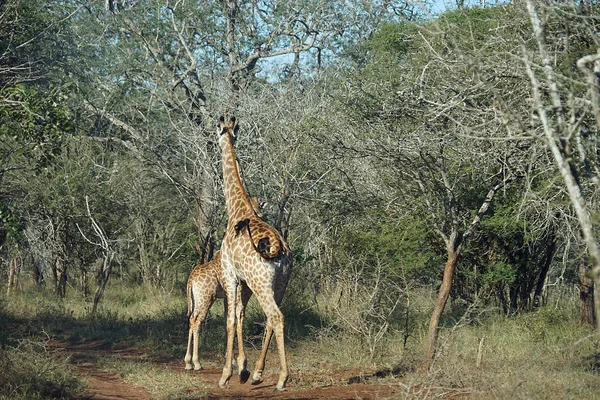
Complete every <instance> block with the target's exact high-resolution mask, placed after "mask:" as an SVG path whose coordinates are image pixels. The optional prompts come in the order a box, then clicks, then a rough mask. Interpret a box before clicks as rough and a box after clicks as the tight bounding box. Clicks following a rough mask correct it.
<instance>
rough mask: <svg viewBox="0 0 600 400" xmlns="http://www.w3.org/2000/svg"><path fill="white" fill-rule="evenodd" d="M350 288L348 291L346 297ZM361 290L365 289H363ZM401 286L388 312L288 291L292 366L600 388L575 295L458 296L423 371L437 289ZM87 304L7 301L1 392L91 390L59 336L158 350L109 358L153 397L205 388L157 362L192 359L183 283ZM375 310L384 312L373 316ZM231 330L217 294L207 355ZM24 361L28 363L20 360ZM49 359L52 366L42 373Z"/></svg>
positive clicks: (472, 389) (475, 394) (439, 387)
mask: <svg viewBox="0 0 600 400" xmlns="http://www.w3.org/2000/svg"><path fill="white" fill-rule="evenodd" d="M341 293H344V296H348V297H347V298H343V299H342V300H341V301H340V294H341ZM353 293H358V295H360V296H361V297H360V298H356V299H354V298H353V297H352V296H354V295H355V294H353ZM399 293H400V295H402V296H405V297H403V298H402V299H401V300H402V301H401V302H400V303H397V304H396V303H394V304H395V306H396V309H395V310H394V313H391V312H390V313H387V312H386V311H385V309H384V308H382V307H383V306H381V305H378V307H379V308H373V301H372V298H371V297H368V296H366V295H367V294H368V292H364V291H362V292H356V291H355V292H351V291H343V290H339V291H335V290H334V291H331V293H328V294H323V295H321V296H319V297H317V298H314V299H313V298H301V297H288V298H286V299H285V301H284V304H283V307H282V309H283V311H284V315H285V318H286V319H285V323H286V350H287V352H288V357H289V360H288V362H289V366H290V370H291V373H292V376H294V375H297V376H318V377H326V376H333V375H335V374H336V373H338V372H339V371H342V370H351V371H353V373H354V374H355V375H356V377H357V378H356V379H358V380H360V381H362V380H364V381H370V380H378V381H381V380H383V381H385V382H389V383H390V384H393V385H398V387H400V388H401V389H403V392H404V393H403V396H404V397H406V398H427V397H432V396H434V395H436V396H438V395H441V394H446V395H456V396H466V397H467V398H475V399H478V398H481V399H488V398H494V399H497V398H500V399H542V398H544V399H552V398H566V399H579V398H587V399H595V398H600V392H599V391H598V390H597V380H598V374H599V371H600V338H599V336H598V335H597V334H596V333H595V331H594V330H593V329H592V327H589V326H585V325H582V324H580V322H579V319H578V311H577V302H576V300H574V299H558V300H557V301H554V302H552V305H548V306H545V307H542V308H540V309H538V310H537V311H532V312H524V313H521V314H519V315H516V316H504V315H502V314H501V313H500V312H499V311H498V310H497V309H494V308H493V307H487V306H482V305H476V306H469V307H463V306H462V305H459V306H454V307H453V306H452V305H451V304H449V306H448V308H447V310H446V312H445V315H444V320H443V323H442V324H441V325H440V334H439V351H438V354H437V356H436V359H435V362H434V364H433V367H432V368H431V369H430V370H429V371H426V372H424V371H423V370H422V369H421V368H420V365H421V361H422V354H423V347H424V339H425V335H426V332H427V323H428V318H429V313H430V312H431V307H432V304H433V301H434V298H435V297H434V294H433V293H432V292H430V291H424V290H416V289H414V290H412V291H410V292H399ZM353 300H355V301H353ZM378 301H380V300H378ZM378 304H381V302H380V303H378ZM357 305H360V307H357ZM89 306H90V305H89V303H88V302H86V301H84V300H83V298H82V297H78V295H77V294H75V293H73V294H71V295H70V297H69V298H67V299H58V298H57V297H56V296H54V295H53V294H51V293H46V292H44V291H42V292H37V291H35V290H30V291H27V292H26V293H21V294H19V293H17V294H14V295H13V296H12V297H11V298H10V299H4V300H3V301H2V302H0V326H1V327H2V328H1V329H0V344H1V345H2V346H3V348H4V350H3V351H2V356H1V357H0V363H1V365H0V383H1V385H0V387H2V390H1V391H0V393H1V396H3V397H2V398H17V399H19V398H52V397H54V398H61V397H64V398H67V397H69V396H70V395H72V393H75V392H77V391H80V390H81V389H82V386H81V385H82V384H81V382H79V381H77V380H74V379H73V376H75V375H74V374H73V372H72V370H70V369H69V365H68V360H67V359H66V357H65V356H64V355H61V354H60V353H52V352H50V351H48V350H47V348H45V347H44V345H43V343H44V341H45V340H47V339H48V338H49V337H50V338H52V339H53V340H65V341H69V342H71V343H79V342H82V343H85V342H90V341H101V342H103V343H104V344H105V345H106V346H108V348H110V347H111V346H115V345H117V344H118V343H124V342H125V343H127V345H131V346H136V347H139V348H140V349H142V350H143V351H144V352H146V353H148V354H150V355H151V357H150V358H149V359H148V360H145V361H144V362H132V361H131V360H124V359H119V358H116V357H112V358H110V359H108V358H103V359H101V360H100V361H99V362H100V364H101V366H102V368H104V369H105V370H110V371H113V372H116V373H117V374H118V375H119V376H120V377H121V378H122V379H123V380H125V381H129V382H132V383H136V382H137V383H136V384H138V385H141V386H143V387H144V388H145V389H147V390H149V391H150V393H151V394H152V396H153V397H155V398H163V399H169V398H186V397H189V396H192V397H198V396H200V395H202V394H201V393H200V394H199V393H197V392H196V393H195V392H194V389H193V388H196V390H197V388H198V387H199V386H198V385H200V381H199V380H198V379H197V376H195V375H194V374H189V375H185V374H180V373H178V372H177V371H173V370H168V369H166V368H163V367H160V366H157V364H153V363H152V362H151V360H152V359H155V358H156V357H161V358H163V359H167V360H170V362H171V363H173V362H174V363H177V362H181V368H182V369H183V356H184V354H185V349H186V345H187V321H186V317H185V312H186V304H185V294H184V293H182V292H180V291H177V292H167V291H162V290H159V289H151V288H148V287H121V286H120V285H119V284H113V285H111V286H109V287H108V288H107V291H106V294H105V297H104V298H103V300H102V303H101V305H100V308H99V312H98V314H97V315H96V316H91V315H90V311H89V310H90V307H89ZM370 310H375V311H374V312H376V313H377V314H376V315H375V318H374V317H373V315H369V312H370ZM377 318H380V319H381V320H382V321H384V322H385V323H387V324H388V326H387V327H386V329H385V332H384V333H383V334H381V335H380V336H373V335H372V333H373V332H375V333H377V332H379V331H377V330H373V328H377V326H376V321H377ZM264 322H265V320H264V314H263V313H262V311H261V310H260V307H259V306H258V304H257V302H256V300H252V301H251V302H250V305H249V307H248V310H247V315H246V319H245V326H244V335H245V338H246V340H245V345H246V347H247V349H249V351H250V353H249V355H250V359H249V365H250V366H252V365H253V362H254V361H255V359H256V356H257V352H258V349H259V348H260V346H261V343H262V332H263V330H264ZM361 323H364V324H365V326H364V327H361V326H360V324H361ZM224 339H225V325H224V321H223V306H222V300H218V301H217V302H216V303H215V305H214V306H213V308H212V309H211V313H210V316H209V318H208V320H207V323H206V326H205V328H204V333H203V335H202V341H201V348H200V351H201V358H204V359H205V360H213V364H215V363H216V364H215V365H220V363H221V362H222V357H223V354H224V349H225V346H224ZM374 339H376V340H374ZM36 343H41V344H39V345H38V344H36ZM480 344H481V346H480ZM272 346H273V347H272V349H271V352H270V354H274V352H275V348H274V341H273V342H272ZM480 348H481V351H480ZM478 355H480V357H481V363H480V364H479V365H478V362H477V359H478ZM20 359H26V360H27V361H26V362H18V363H17V362H16V360H20ZM40 366H43V367H44V368H45V369H44V371H45V373H44V374H42V375H40V373H39V368H40ZM278 368H279V365H278V363H277V361H276V357H271V358H270V361H269V360H268V363H267V369H266V370H265V373H266V374H268V373H277V371H278ZM40 376H42V377H41V378H40ZM319 379H321V378H319ZM353 379H354V378H353ZM6 382H10V384H9V385H7V384H6ZM172 382H175V383H176V387H174V386H171V385H172ZM353 382H354V381H353ZM353 382H349V383H353ZM182 388H183V389H182Z"/></svg>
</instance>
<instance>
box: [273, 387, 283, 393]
mask: <svg viewBox="0 0 600 400" xmlns="http://www.w3.org/2000/svg"><path fill="white" fill-rule="evenodd" d="M279 392H285V388H281V389H280V388H278V387H277V386H275V389H273V393H279Z"/></svg>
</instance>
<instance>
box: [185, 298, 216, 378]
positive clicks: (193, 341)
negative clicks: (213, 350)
mask: <svg viewBox="0 0 600 400" xmlns="http://www.w3.org/2000/svg"><path fill="white" fill-rule="evenodd" d="M200 291H201V290H200V288H199V287H196V286H193V287H192V289H191V293H190V294H191V296H194V301H193V304H194V309H193V310H192V313H191V315H190V330H189V333H188V348H187V352H186V355H185V369H192V365H193V368H194V370H200V369H202V365H201V364H200V359H199V357H198V347H199V346H200V332H201V328H202V326H203V325H204V322H205V321H206V316H207V315H208V310H210V307H211V306H212V304H213V302H214V299H215V293H216V288H215V290H214V293H211V292H203V293H202V294H203V296H200ZM190 361H191V362H190Z"/></svg>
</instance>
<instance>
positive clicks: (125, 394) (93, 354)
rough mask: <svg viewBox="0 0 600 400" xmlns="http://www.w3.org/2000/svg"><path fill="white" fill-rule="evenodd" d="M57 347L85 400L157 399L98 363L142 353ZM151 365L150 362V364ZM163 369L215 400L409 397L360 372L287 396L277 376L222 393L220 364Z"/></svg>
mask: <svg viewBox="0 0 600 400" xmlns="http://www.w3.org/2000/svg"><path fill="white" fill-rule="evenodd" d="M52 346H53V347H54V348H55V349H57V350H59V351H64V352H67V353H68V354H70V356H71V357H70V359H71V363H72V364H73V365H74V366H75V367H76V371H77V373H78V375H79V376H81V377H82V378H84V379H85V380H86V381H87V390H86V391H85V393H82V394H81V395H80V396H79V397H78V399H80V400H108V399H116V400H120V399H121V400H147V399H151V396H150V394H149V393H148V392H146V391H145V390H144V389H142V388H139V387H137V386H134V385H131V384H128V383H126V382H123V381H121V380H119V379H118V377H117V376H116V375H115V374H113V373H108V372H103V371H100V370H99V369H98V368H97V367H96V365H95V364H94V361H95V360H97V359H98V358H100V357H110V356H114V355H118V356H119V357H121V358H131V359H140V357H146V356H147V355H145V354H144V352H143V351H142V350H140V349H136V348H133V347H127V346H125V345H124V346H123V347H121V348H116V349H115V348H111V346H108V345H106V344H104V343H102V342H89V343H83V344H70V343H66V342H55V343H53V344H52ZM146 359H147V358H146ZM153 362H154V363H156V364H157V366H159V365H160V366H163V367H164V366H165V365H166V366H167V367H168V368H169V369H172V370H173V371H176V372H178V373H181V374H195V375H197V376H198V377H200V378H201V381H200V382H201V383H202V384H201V385H199V387H198V392H199V393H205V392H206V388H207V387H208V388H209V395H208V398H209V399H211V400H212V399H228V400H234V399H296V400H304V399H335V400H343V399H394V398H400V397H403V396H402V395H401V386H400V385H399V384H397V383H393V384H387V383H381V382H380V381H379V380H378V379H375V378H374V377H373V376H372V375H371V376H369V375H366V376H365V375H363V376H358V375H357V373H356V371H351V370H348V371H335V372H334V373H333V374H331V373H330V372H328V373H327V374H326V375H319V376H308V375H302V374H295V375H292V376H291V377H290V380H289V381H288V385H287V391H285V392H283V393H282V392H279V393H274V392H273V389H274V388H275V384H276V382H277V375H276V374H272V375H265V381H264V382H263V383H262V384H260V385H256V386H253V385H250V384H249V383H246V384H240V383H239V382H238V380H237V379H235V378H236V376H235V375H234V376H233V377H232V379H231V383H230V387H229V388H228V389H221V388H219V387H218V385H217V382H218V380H219V378H220V377H221V371H222V370H221V368H219V366H218V364H217V362H216V360H213V361H208V362H206V363H205V368H204V369H202V370H201V371H185V370H184V368H183V361H182V360H168V359H165V360H155V361H153Z"/></svg>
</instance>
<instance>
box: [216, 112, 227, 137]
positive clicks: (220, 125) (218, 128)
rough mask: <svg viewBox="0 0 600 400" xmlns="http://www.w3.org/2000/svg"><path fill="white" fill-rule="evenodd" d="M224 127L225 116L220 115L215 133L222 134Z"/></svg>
mask: <svg viewBox="0 0 600 400" xmlns="http://www.w3.org/2000/svg"><path fill="white" fill-rule="evenodd" d="M225 128H227V126H226V125H225V117H224V116H222V115H221V118H219V126H218V127H217V133H218V134H219V135H222V134H223V133H225Z"/></svg>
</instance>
